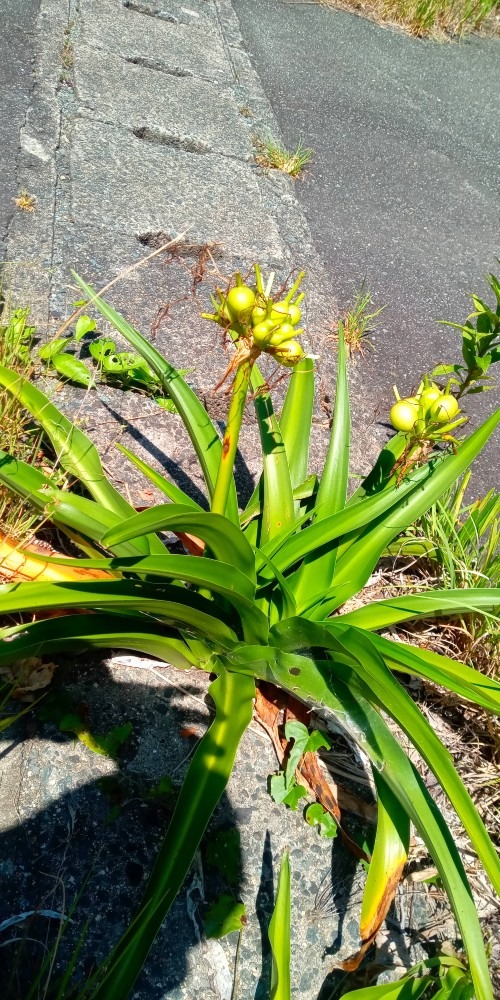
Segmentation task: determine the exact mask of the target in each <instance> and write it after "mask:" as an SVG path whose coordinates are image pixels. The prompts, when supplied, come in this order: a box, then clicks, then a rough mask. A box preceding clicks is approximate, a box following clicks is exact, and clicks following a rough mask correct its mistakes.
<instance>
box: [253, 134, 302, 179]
mask: <svg viewBox="0 0 500 1000" xmlns="http://www.w3.org/2000/svg"><path fill="white" fill-rule="evenodd" d="M253 144H254V146H255V162H256V163H257V164H258V166H259V167H263V168H264V169H265V170H281V172H282V173H284V174H288V176H289V177H298V176H299V175H300V174H301V173H302V171H303V170H304V168H305V167H306V166H307V164H308V163H310V162H311V160H312V157H313V151H312V149H309V148H308V147H306V146H304V145H303V144H302V140H300V142H299V144H298V145H297V146H296V148H295V149H294V150H293V151H292V150H290V149H287V148H286V146H284V145H283V143H281V142H279V141H278V140H277V139H273V138H272V137H271V136H254V139H253Z"/></svg>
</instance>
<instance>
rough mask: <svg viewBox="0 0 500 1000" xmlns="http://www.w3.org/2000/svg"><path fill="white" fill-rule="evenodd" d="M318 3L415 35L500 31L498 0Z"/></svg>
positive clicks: (442, 36) (331, 0)
mask: <svg viewBox="0 0 500 1000" xmlns="http://www.w3.org/2000/svg"><path fill="white" fill-rule="evenodd" d="M318 3H320V4H321V5H322V6H324V7H336V8H341V9H344V10H350V11H354V12H355V13H357V14H362V15H363V16H364V17H368V18H370V19H371V20H373V21H377V22H378V23H379V24H388V25H390V26H393V27H398V28H401V29H403V30H404V31H407V32H409V33H410V34H411V35H416V36H417V37H418V38H423V37H426V36H430V37H432V38H437V39H441V40H444V39H446V38H455V37H461V36H463V35H466V34H468V33H470V32H471V31H479V30H486V31H488V33H491V34H500V7H499V5H498V2H497V0H318Z"/></svg>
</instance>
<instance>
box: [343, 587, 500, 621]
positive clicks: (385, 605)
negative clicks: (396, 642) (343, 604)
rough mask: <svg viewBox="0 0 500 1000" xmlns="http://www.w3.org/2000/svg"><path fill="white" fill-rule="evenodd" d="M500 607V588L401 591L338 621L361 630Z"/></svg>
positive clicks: (496, 609) (348, 613) (348, 614)
mask: <svg viewBox="0 0 500 1000" xmlns="http://www.w3.org/2000/svg"><path fill="white" fill-rule="evenodd" d="M499 609H500V589H499V588H495V587H484V588H481V587H479V588H475V589H472V588H471V589H457V590H429V591H427V593H423V594H401V596H400V597H391V598H388V599H387V600H385V601H372V602H371V603H370V604H365V605H364V606H363V607H361V608H356V610H354V611H349V612H347V614H344V615H339V616H338V618H339V621H341V622H344V623H345V624H348V625H356V626H357V627H358V628H363V629H381V628H387V627H388V626H390V625H396V624H399V622H404V621H409V620H411V619H412V618H421V617H424V616H425V617H428V618H439V617H442V616H443V615H446V616H447V617H448V618H451V617H456V616H457V615H462V614H493V615H494V614H495V611H498V610H499Z"/></svg>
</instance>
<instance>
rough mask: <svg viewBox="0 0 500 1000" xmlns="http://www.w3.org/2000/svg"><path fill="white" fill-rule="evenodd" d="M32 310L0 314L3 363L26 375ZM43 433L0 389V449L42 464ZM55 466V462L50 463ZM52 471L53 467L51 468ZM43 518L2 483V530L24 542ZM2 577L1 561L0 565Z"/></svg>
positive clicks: (29, 361) (29, 373)
mask: <svg viewBox="0 0 500 1000" xmlns="http://www.w3.org/2000/svg"><path fill="white" fill-rule="evenodd" d="M29 313H30V311H29V309H12V308H11V307H10V306H9V305H8V304H4V307H3V311H2V312H1V313H0V365H3V366H4V367H5V368H11V369H12V370H13V371H16V372H18V373H19V375H21V376H22V377H23V378H28V379H29V378H31V376H32V374H33V370H34V369H33V362H32V346H33V339H34V334H35V327H33V326H30V325H29V322H28V320H29ZM42 438H43V434H42V433H41V431H40V429H39V428H38V427H37V426H36V425H35V424H34V423H33V421H32V419H31V417H30V415H29V414H28V413H27V411H26V410H25V409H24V407H23V406H22V405H21V403H20V402H19V401H18V400H17V399H16V397H15V396H13V395H12V394H11V393H9V392H7V390H6V389H4V390H3V391H1V392H0V450H1V451H5V452H7V453H8V454H14V453H16V454H17V456H18V458H20V459H21V460H22V461H24V462H28V463H30V464H33V465H40V463H41V462H43V461H44V459H45V456H44V454H43V451H42ZM50 464H51V465H52V463H50ZM52 471H53V470H52ZM39 523H40V517H39V515H38V514H35V513H34V510H33V508H31V507H30V505H29V503H28V502H27V501H26V500H24V499H21V498H20V497H19V498H16V497H14V496H13V494H12V492H10V491H9V490H8V489H6V487H4V486H0V533H1V534H3V535H7V536H8V537H10V538H14V539H16V540H18V541H24V540H25V539H26V537H27V536H28V534H30V532H31V531H32V529H33V528H34V526H35V525H36V524H39ZM0 576H1V564H0Z"/></svg>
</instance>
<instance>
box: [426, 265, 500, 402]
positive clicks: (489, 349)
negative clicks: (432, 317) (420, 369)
mask: <svg viewBox="0 0 500 1000" xmlns="http://www.w3.org/2000/svg"><path fill="white" fill-rule="evenodd" d="M488 284H489V287H490V288H491V291H492V292H493V295H494V297H495V307H494V309H492V308H491V306H489V305H488V304H487V303H486V302H484V301H483V300H482V299H480V298H479V296H478V295H472V296H471V298H472V303H473V306H474V310H473V312H471V314H470V316H468V318H467V320H466V321H465V323H464V324H463V325H462V324H460V323H451V322H449V321H448V320H442V321H441V322H442V323H443V324H444V325H445V326H451V327H454V328H455V329H456V330H460V332H461V334H462V357H463V364H441V365H437V367H436V368H434V370H433V372H432V376H433V377H437V376H439V375H446V376H448V377H449V385H453V387H454V391H455V393H456V396H457V398H458V399H460V397H461V396H464V395H465V396H467V395H469V394H470V393H477V392H485V390H486V389H489V388H492V386H491V385H488V383H489V382H491V376H490V375H488V372H489V369H490V368H491V365H492V364H494V363H495V362H496V361H500V282H499V280H498V278H496V277H495V275H494V274H490V275H489V276H488Z"/></svg>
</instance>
